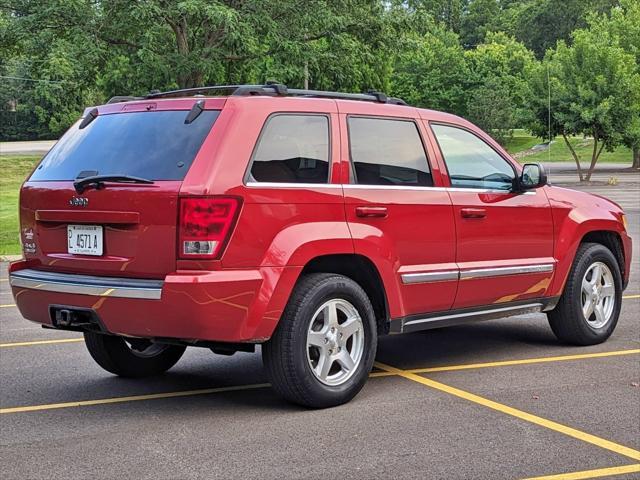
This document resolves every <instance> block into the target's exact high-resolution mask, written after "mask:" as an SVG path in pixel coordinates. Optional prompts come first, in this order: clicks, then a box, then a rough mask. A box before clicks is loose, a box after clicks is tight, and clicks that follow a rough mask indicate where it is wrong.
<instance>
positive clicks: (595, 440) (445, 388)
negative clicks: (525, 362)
mask: <svg viewBox="0 0 640 480" xmlns="http://www.w3.org/2000/svg"><path fill="white" fill-rule="evenodd" d="M375 365H376V366H377V367H378V368H380V369H381V370H385V371H387V372H391V373H395V374H396V375H399V376H401V377H403V378H406V379H407V380H412V381H414V382H416V383H420V384H422V385H425V386H427V387H431V388H434V389H436V390H439V391H441V392H445V393H448V394H450V395H454V396H456V397H459V398H462V399H465V400H468V401H470V402H473V403H477V404H478V405H482V406H485V407H487V408H491V409H492V410H496V411H498V412H501V413H504V414H507V415H511V416H512V417H516V418H519V419H521V420H525V421H527V422H530V423H533V424H535V425H539V426H541V427H544V428H548V429H549V430H553V431H555V432H559V433H562V434H564V435H567V436H569V437H573V438H576V439H578V440H582V441H583V442H587V443H590V444H592V445H596V446H598V447H600V448H604V449H605V450H610V451H612V452H615V453H618V454H620V455H624V456H626V457H629V458H632V459H634V460H640V451H638V450H634V449H633V448H629V447H625V446H624V445H620V444H618V443H615V442H611V441H609V440H605V439H604V438H600V437H596V436H595V435H591V434H589V433H586V432H583V431H580V430H577V429H575V428H571V427H568V426H566V425H562V424H560V423H557V422H554V421H552V420H547V419H546V418H542V417H538V416H536V415H533V414H531V413H527V412H524V411H522V410H518V409H516V408H513V407H509V406H508V405H503V404H501V403H498V402H494V401H493V400H489V399H487V398H484V397H481V396H479V395H475V394H473V393H470V392H465V391H464V390H460V389H458V388H455V387H450V386H449V385H445V384H444V383H440V382H436V381H434V380H430V379H428V378H425V377H421V376H420V375H416V374H415V373H411V372H408V371H406V370H400V369H399V368H395V367H391V366H389V365H385V364H383V363H379V362H376V363H375Z"/></svg>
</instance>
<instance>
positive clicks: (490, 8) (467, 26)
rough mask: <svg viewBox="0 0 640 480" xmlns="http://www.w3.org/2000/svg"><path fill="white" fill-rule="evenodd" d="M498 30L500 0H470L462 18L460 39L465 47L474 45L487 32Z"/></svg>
mask: <svg viewBox="0 0 640 480" xmlns="http://www.w3.org/2000/svg"><path fill="white" fill-rule="evenodd" d="M497 30H500V1H499V0H472V1H470V2H469V4H468V6H467V8H466V11H465V13H464V16H463V19H462V29H461V33H460V39H461V41H462V43H463V45H465V46H466V47H474V46H476V45H478V44H480V43H482V41H484V38H485V36H486V35H487V33H489V32H493V31H497Z"/></svg>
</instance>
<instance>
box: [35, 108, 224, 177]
mask: <svg viewBox="0 0 640 480" xmlns="http://www.w3.org/2000/svg"><path fill="white" fill-rule="evenodd" d="M188 113H189V112H188V111H184V110H173V111H155V112H134V113H117V114H111V115H99V116H98V117H97V118H96V119H95V120H93V121H92V122H91V123H90V124H89V125H87V126H86V127H85V128H83V129H82V130H80V129H79V128H78V127H79V125H80V122H78V123H76V124H75V125H74V126H72V127H71V128H70V129H69V131H68V132H67V133H65V134H64V135H63V137H62V138H61V139H60V141H58V143H56V145H55V146H54V147H53V148H52V149H51V151H50V152H49V153H48V154H47V156H46V157H44V159H43V160H42V162H41V163H40V165H39V166H38V168H37V169H36V170H35V171H34V172H33V175H31V178H30V180H32V181H39V180H75V179H76V178H77V177H78V174H80V172H85V173H83V176H87V175H109V174H123V175H132V176H136V177H142V178H147V179H149V180H182V179H184V176H185V175H186V173H187V171H188V170H189V167H190V166H191V162H193V159H194V157H195V156H196V154H197V153H198V150H199V149H200V147H201V146H202V142H203V141H204V139H205V137H206V136H207V133H209V131H210V130H211V127H212V126H213V123H214V122H215V120H216V118H218V115H219V113H220V112H219V111H218V110H206V111H204V112H202V113H201V114H200V115H199V116H198V117H197V118H196V119H195V120H194V121H193V122H192V123H189V124H185V122H184V121H185V118H186V117H187V114H188ZM87 172H89V173H87Z"/></svg>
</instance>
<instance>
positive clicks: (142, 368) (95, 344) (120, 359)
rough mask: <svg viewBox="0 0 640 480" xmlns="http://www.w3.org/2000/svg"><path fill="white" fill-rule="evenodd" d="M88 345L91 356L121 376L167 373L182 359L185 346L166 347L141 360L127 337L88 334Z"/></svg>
mask: <svg viewBox="0 0 640 480" xmlns="http://www.w3.org/2000/svg"><path fill="white" fill-rule="evenodd" d="M84 337H85V344H86V346H87V349H88V350H89V354H90V355H91V357H92V358H93V359H94V360H95V361H96V363H98V365H100V366H101V367H102V368H104V369H105V370H107V371H108V372H111V373H113V374H115V375H119V376H121V377H131V378H140V377H149V376H154V375H159V374H161V373H164V372H165V371H167V370H168V369H170V368H171V367H173V366H174V365H175V364H176V362H177V361H178V360H179V359H180V358H181V357H182V355H183V353H184V351H185V347H182V346H177V345H167V346H166V348H165V349H164V350H162V351H161V352H158V353H157V354H156V355H154V356H150V357H141V356H138V355H136V354H135V353H133V352H132V351H131V349H130V348H129V346H128V345H127V344H126V342H125V340H124V338H122V337H119V336H116V335H105V334H101V333H94V332H85V333H84Z"/></svg>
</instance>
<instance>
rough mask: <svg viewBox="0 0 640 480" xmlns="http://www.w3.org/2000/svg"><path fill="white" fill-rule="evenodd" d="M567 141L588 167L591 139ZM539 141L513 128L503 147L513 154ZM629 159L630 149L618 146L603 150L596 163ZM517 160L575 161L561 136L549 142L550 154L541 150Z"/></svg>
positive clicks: (581, 138) (571, 138) (585, 166)
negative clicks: (611, 150) (511, 135)
mask: <svg viewBox="0 0 640 480" xmlns="http://www.w3.org/2000/svg"><path fill="white" fill-rule="evenodd" d="M569 141H570V142H571V145H572V146H573V148H574V149H575V151H576V153H577V154H578V157H579V158H580V162H581V164H582V166H583V167H584V168H588V167H589V163H590V162H591V153H592V151H593V139H590V138H587V139H585V138H583V137H570V138H569ZM539 143H542V139H540V138H537V137H532V136H531V135H529V134H528V133H526V132H525V131H524V130H515V131H514V132H513V137H512V138H511V139H510V140H509V141H507V144H506V145H505V149H506V150H507V151H508V152H509V153H510V154H512V155H513V154H515V153H518V152H520V151H522V150H528V149H529V148H531V147H533V146H534V145H537V144H539ZM631 160H632V156H631V149H630V148H627V147H618V148H616V149H615V150H614V151H613V152H607V151H606V150H603V151H602V153H601V154H600V158H599V159H598V163H604V162H610V163H629V164H631ZM519 161H520V163H522V162H571V163H574V162H575V160H574V159H573V156H572V155H571V151H570V150H569V149H568V148H567V145H566V144H565V142H564V139H563V138H562V137H556V138H555V141H554V143H552V144H551V155H549V151H547V150H543V151H540V152H537V153H535V154H533V155H527V156H526V157H521V158H520V159H519Z"/></svg>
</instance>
